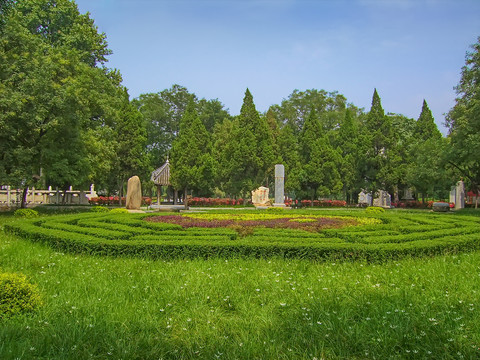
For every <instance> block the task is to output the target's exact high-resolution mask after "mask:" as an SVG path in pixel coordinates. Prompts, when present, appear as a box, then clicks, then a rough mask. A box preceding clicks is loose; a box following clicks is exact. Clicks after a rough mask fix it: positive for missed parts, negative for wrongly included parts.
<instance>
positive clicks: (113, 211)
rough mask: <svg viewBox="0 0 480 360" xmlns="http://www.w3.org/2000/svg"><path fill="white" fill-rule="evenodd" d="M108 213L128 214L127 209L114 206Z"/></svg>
mask: <svg viewBox="0 0 480 360" xmlns="http://www.w3.org/2000/svg"><path fill="white" fill-rule="evenodd" d="M110 214H128V210H127V209H125V208H116V209H112V210H110Z"/></svg>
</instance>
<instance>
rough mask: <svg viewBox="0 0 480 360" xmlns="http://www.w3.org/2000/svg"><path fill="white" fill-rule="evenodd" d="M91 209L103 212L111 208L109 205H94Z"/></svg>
mask: <svg viewBox="0 0 480 360" xmlns="http://www.w3.org/2000/svg"><path fill="white" fill-rule="evenodd" d="M90 211H91V212H99V213H101V212H109V211H110V210H109V209H108V208H107V207H105V206H92V207H91V208H90Z"/></svg>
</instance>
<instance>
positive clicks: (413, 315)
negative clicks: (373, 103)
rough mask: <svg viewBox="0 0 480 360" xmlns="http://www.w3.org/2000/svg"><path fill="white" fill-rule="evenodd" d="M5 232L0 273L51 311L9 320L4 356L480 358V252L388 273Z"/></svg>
mask: <svg viewBox="0 0 480 360" xmlns="http://www.w3.org/2000/svg"><path fill="white" fill-rule="evenodd" d="M329 214H330V212H329ZM395 214H401V215H404V216H407V217H409V218H411V219H415V217H418V218H419V219H423V218H424V216H430V215H425V214H426V213H425V212H400V211H399V212H392V213H390V214H389V215H388V216H391V217H392V219H394V218H395ZM99 216H100V215H99ZM432 216H433V215H432ZM436 216H437V215H435V216H433V217H432V219H433V218H435V217H436ZM444 216H447V217H448V218H446V219H448V221H450V222H451V221H454V222H455V221H457V219H458V221H459V224H465V223H467V224H468V223H469V222H473V223H475V224H477V225H478V222H477V221H478V220H480V217H478V213H477V212H464V213H458V214H448V215H447V214H446V215H444ZM40 219H48V220H51V219H52V218H51V217H42V218H40ZM452 219H453V220H452ZM475 220H477V221H475ZM0 221H1V222H2V224H3V225H4V224H5V223H9V222H11V221H13V220H12V219H11V218H9V217H7V216H0ZM412 221H413V220H412ZM380 226H383V225H380ZM425 226H428V224H425ZM432 231H433V229H432ZM0 236H1V241H0V269H1V270H2V271H5V272H19V273H23V274H25V275H27V277H28V278H29V279H30V280H31V281H32V282H33V283H36V284H38V286H39V289H40V291H41V293H42V297H43V300H44V303H45V305H44V306H43V307H42V308H41V309H40V310H38V311H37V312H35V313H32V314H27V315H22V316H17V317H15V318H11V319H9V320H4V321H2V322H1V323H0V359H109V358H111V359H190V358H193V359H194V358H199V359H217V358H218V359H314V358H316V359H390V358H391V359H461V358H465V359H476V358H480V314H479V311H480V286H479V285H480V253H479V252H478V251H470V252H458V253H454V254H450V255H439V256H433V257H426V256H422V257H417V258H414V257H406V258H403V259H400V260H391V261H384V262H376V263H369V262H367V261H335V262H333V261H330V260H328V259H326V260H324V261H311V260H305V259H283V258H279V257H278V256H273V257H271V258H265V259H256V258H235V257H233V258H222V257H214V258H211V259H203V258H195V257H193V258H190V259H170V260H162V259H159V260H148V259H142V258H131V257H112V256H110V257H101V256H90V255H86V254H70V253H63V252H59V251H58V250H55V249H53V248H51V247H48V246H45V245H44V244H41V243H34V242H31V241H29V240H24V239H21V238H19V237H17V236H15V235H11V234H5V233H0Z"/></svg>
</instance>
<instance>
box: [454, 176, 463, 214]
mask: <svg viewBox="0 0 480 360" xmlns="http://www.w3.org/2000/svg"><path fill="white" fill-rule="evenodd" d="M464 207H465V184H464V183H463V181H462V180H460V181H459V182H457V187H456V189H455V210H459V209H463V208H464Z"/></svg>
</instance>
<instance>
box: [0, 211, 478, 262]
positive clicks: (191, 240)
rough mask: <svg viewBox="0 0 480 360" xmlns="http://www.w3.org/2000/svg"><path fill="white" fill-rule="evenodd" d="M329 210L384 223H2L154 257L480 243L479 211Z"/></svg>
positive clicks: (403, 252)
mask: <svg viewBox="0 0 480 360" xmlns="http://www.w3.org/2000/svg"><path fill="white" fill-rule="evenodd" d="M256 213H257V214H258V212H256ZM222 214H225V213H224V212H223V213H222ZM249 214H255V212H252V213H249ZM304 214H308V215H309V216H312V217H313V216H321V215H319V213H318V212H311V213H308V212H298V211H294V212H291V213H289V216H294V217H295V216H298V217H299V218H301V216H305V215H304ZM165 215H168V214H165ZM325 215H328V216H333V215H334V216H349V215H350V216H354V217H357V218H358V217H359V216H360V217H367V218H368V217H374V218H378V219H380V220H381V222H382V223H380V224H371V222H367V223H370V224H368V225H360V226H348V227H344V228H339V229H325V230H322V231H320V232H312V231H307V230H297V229H278V228H264V227H256V228H254V229H252V232H243V231H242V226H241V225H235V226H231V227H226V228H198V227H192V228H186V229H184V228H182V226H180V225H178V224H170V223H162V222H155V223H153V222H147V221H144V220H143V218H144V217H146V216H149V215H145V214H115V215H112V214H108V213H106V214H103V213H101V214H98V213H97V214H93V213H87V214H75V215H66V216H55V217H48V218H40V219H29V220H22V221H17V222H14V223H10V224H6V225H5V229H6V230H7V231H9V232H12V233H15V234H17V235H19V236H21V237H24V238H27V239H30V240H32V241H39V242H43V243H45V244H48V245H49V246H51V247H53V248H55V249H57V250H60V251H68V252H75V253H86V254H92V255H109V256H140V257H147V258H152V259H157V258H162V259H174V258H194V257H201V258H210V257H227V258H233V257H255V258H268V257H273V256H275V257H277V256H278V257H284V258H303V259H312V260H321V259H330V260H332V259H333V260H342V259H343V260H357V259H363V260H367V261H384V260H388V259H397V258H400V257H404V256H431V255H436V254H445V253H455V252H459V251H471V250H476V249H480V226H479V225H480V218H479V217H475V216H465V215H462V216H455V214H443V215H439V214H437V213H436V214H429V213H417V214H412V213H408V212H402V211H392V212H389V211H387V212H385V213H381V214H371V215H369V214H368V213H366V212H364V211H356V212H351V213H350V212H348V211H343V212H342V211H338V212H335V213H333V212H332V211H329V212H328V213H325ZM150 216H151V215H150ZM185 216H188V215H185ZM192 216H193V215H192ZM219 216H221V215H219ZM259 217H260V215H259Z"/></svg>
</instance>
